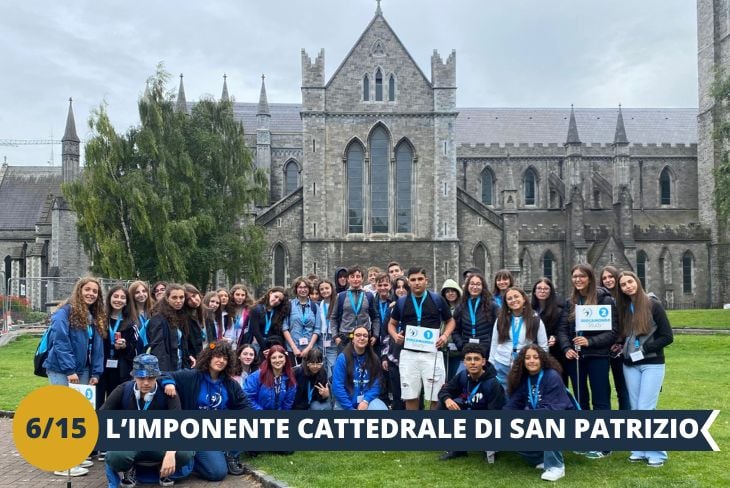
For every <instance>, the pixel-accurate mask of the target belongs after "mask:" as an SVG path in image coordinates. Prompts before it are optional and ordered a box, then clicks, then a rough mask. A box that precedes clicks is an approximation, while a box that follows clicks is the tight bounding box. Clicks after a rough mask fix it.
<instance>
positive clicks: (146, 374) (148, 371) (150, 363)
mask: <svg viewBox="0 0 730 488" xmlns="http://www.w3.org/2000/svg"><path fill="white" fill-rule="evenodd" d="M132 376H133V377H135V378H157V377H158V376H160V364H159V362H158V361H157V358H156V357H155V356H153V355H152V354H140V355H139V356H137V357H135V358H134V361H133V362H132Z"/></svg>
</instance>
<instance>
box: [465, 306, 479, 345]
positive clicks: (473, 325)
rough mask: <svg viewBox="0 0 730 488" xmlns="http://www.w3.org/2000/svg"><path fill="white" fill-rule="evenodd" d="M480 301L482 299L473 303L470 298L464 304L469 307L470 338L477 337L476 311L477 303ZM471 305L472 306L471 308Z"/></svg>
mask: <svg viewBox="0 0 730 488" xmlns="http://www.w3.org/2000/svg"><path fill="white" fill-rule="evenodd" d="M481 301H482V297H479V298H477V299H476V301H474V299H473V298H470V299H469V301H467V302H466V304H467V305H469V317H471V336H472V337H476V336H477V309H478V308H479V302H481ZM472 303H473V304H474V306H473V307H472Z"/></svg>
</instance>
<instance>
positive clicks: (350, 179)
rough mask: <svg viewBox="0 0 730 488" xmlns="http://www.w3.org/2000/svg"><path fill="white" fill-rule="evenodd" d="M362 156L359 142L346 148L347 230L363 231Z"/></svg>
mask: <svg viewBox="0 0 730 488" xmlns="http://www.w3.org/2000/svg"><path fill="white" fill-rule="evenodd" d="M363 158H364V152H363V148H362V146H361V145H360V144H357V143H353V144H350V147H349V148H348V149H347V232H349V233H362V232H363V222H362V221H363V215H362V213H363V178H362V176H363Z"/></svg>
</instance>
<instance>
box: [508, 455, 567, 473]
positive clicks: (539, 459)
mask: <svg viewBox="0 0 730 488" xmlns="http://www.w3.org/2000/svg"><path fill="white" fill-rule="evenodd" d="M518 454H519V455H520V456H522V457H523V458H524V459H525V461H527V462H528V463H530V465H532V466H537V465H538V464H540V463H543V464H544V465H545V469H546V470H547V469H550V468H562V467H564V466H565V463H564V462H563V453H562V452H561V451H518Z"/></svg>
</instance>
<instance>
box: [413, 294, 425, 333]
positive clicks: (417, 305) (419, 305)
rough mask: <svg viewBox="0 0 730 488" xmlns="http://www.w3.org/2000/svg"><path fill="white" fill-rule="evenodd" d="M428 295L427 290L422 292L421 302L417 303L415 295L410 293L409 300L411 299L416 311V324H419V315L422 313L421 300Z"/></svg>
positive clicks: (423, 300)
mask: <svg viewBox="0 0 730 488" xmlns="http://www.w3.org/2000/svg"><path fill="white" fill-rule="evenodd" d="M427 296H428V292H426V293H424V294H423V296H422V297H421V303H420V304H419V303H418V302H417V301H416V297H415V295H413V294H411V300H412V301H413V308H414V309H415V311H416V320H417V321H418V326H419V327H420V326H421V316H422V315H423V302H425V301H426V297H427Z"/></svg>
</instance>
